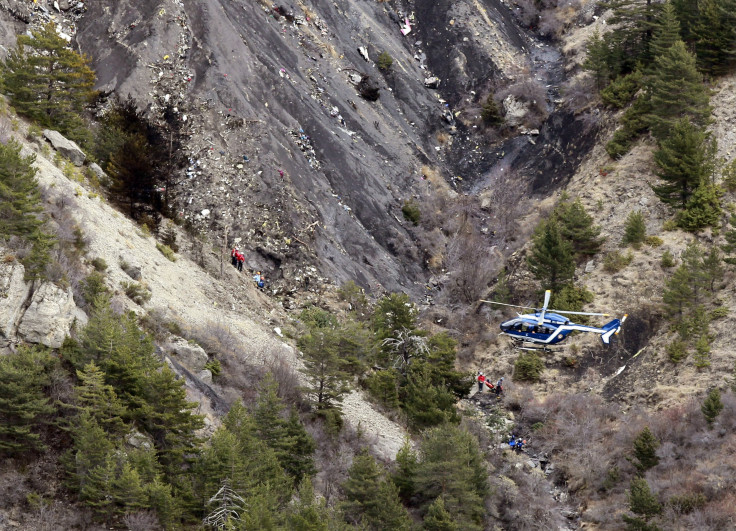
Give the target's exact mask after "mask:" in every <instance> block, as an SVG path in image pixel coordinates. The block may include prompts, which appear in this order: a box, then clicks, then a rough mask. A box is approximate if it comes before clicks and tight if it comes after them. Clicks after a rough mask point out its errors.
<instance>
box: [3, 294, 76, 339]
mask: <svg viewBox="0 0 736 531" xmlns="http://www.w3.org/2000/svg"><path fill="white" fill-rule="evenodd" d="M76 315H78V312H77V306H76V304H74V295H73V294H72V290H71V288H67V289H66V290H63V289H61V288H60V287H59V286H57V285H55V284H52V283H50V282H46V283H44V284H41V287H40V288H38V290H36V292H35V293H34V294H33V298H32V299H31V305H30V306H29V307H28V309H27V310H26V311H25V313H24V314H23V317H22V319H21V322H20V326H19V327H18V335H19V336H21V337H23V338H24V339H25V340H26V341H28V342H30V343H41V344H42V345H46V346H47V347H50V348H59V347H60V346H61V344H62V343H63V342H64V338H65V337H66V336H67V335H69V332H70V330H71V328H72V324H74V320H75V316H76Z"/></svg>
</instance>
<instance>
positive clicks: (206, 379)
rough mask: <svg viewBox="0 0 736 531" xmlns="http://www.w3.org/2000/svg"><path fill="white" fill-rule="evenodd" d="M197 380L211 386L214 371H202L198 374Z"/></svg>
mask: <svg viewBox="0 0 736 531" xmlns="http://www.w3.org/2000/svg"><path fill="white" fill-rule="evenodd" d="M197 378H199V379H200V381H202V383H206V384H207V385H209V384H211V383H212V371H210V370H209V369H202V370H201V371H199V372H198V373H197Z"/></svg>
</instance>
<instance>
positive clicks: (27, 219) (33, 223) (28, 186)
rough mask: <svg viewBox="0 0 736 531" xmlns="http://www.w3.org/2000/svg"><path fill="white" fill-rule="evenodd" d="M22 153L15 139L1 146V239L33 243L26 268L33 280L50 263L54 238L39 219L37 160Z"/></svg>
mask: <svg viewBox="0 0 736 531" xmlns="http://www.w3.org/2000/svg"><path fill="white" fill-rule="evenodd" d="M20 152H21V145H20V144H19V143H18V142H17V141H15V140H10V141H8V142H7V143H6V144H0V238H4V239H7V238H9V237H11V236H18V237H20V238H23V239H24V240H26V241H28V242H30V243H31V244H32V246H33V247H32V252H31V254H30V256H29V257H28V258H27V259H25V260H23V265H24V266H25V267H26V276H27V277H28V278H29V279H33V278H36V277H38V276H40V275H41V273H42V272H43V268H44V266H45V265H46V264H47V263H48V260H49V249H50V247H51V245H52V243H53V239H52V238H51V236H49V235H48V234H46V233H45V232H44V231H43V220H42V219H41V217H40V213H41V212H43V208H42V207H41V194H40V192H39V189H38V181H37V180H36V169H35V168H34V167H33V166H32V164H33V162H34V161H35V160H36V157H35V155H28V156H27V157H23V156H21V154H20Z"/></svg>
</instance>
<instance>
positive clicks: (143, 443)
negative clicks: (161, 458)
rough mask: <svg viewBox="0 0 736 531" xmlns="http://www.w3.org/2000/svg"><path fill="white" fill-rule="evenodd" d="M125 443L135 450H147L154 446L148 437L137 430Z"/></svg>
mask: <svg viewBox="0 0 736 531" xmlns="http://www.w3.org/2000/svg"><path fill="white" fill-rule="evenodd" d="M125 442H127V443H128V444H129V445H130V446H132V447H133V448H144V449H146V450H149V449H151V448H152V446H153V445H152V444H151V440H150V439H149V438H148V436H147V435H144V434H143V433H141V432H139V431H137V430H136V431H134V432H132V433H130V434H129V435H128V437H127V438H126V439H125Z"/></svg>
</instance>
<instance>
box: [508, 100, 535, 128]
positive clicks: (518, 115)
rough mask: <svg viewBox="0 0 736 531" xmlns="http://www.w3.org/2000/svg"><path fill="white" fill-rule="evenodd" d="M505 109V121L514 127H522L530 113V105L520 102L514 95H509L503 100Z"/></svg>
mask: <svg viewBox="0 0 736 531" xmlns="http://www.w3.org/2000/svg"><path fill="white" fill-rule="evenodd" d="M503 109H504V111H505V112H506V114H505V116H504V119H505V121H506V123H507V124H508V125H510V126H512V127H516V126H519V125H521V124H522V123H523V122H524V118H525V117H526V115H527V114H528V113H529V104H528V103H526V102H523V101H519V100H518V99H516V97H515V96H514V95H513V94H509V95H508V96H506V98H504V100H503Z"/></svg>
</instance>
